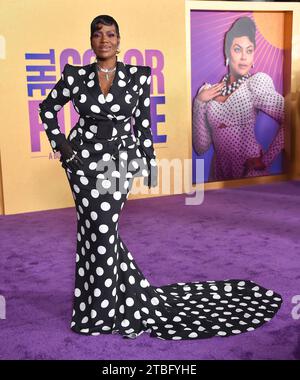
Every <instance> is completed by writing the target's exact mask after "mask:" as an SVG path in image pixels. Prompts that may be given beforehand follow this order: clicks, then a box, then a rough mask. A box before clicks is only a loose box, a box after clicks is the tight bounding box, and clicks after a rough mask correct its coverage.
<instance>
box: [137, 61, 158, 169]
mask: <svg viewBox="0 0 300 380" xmlns="http://www.w3.org/2000/svg"><path fill="white" fill-rule="evenodd" d="M143 68H144V70H142V71H141V75H140V77H139V81H140V84H141V85H142V87H141V89H140V93H139V101H138V108H137V109H136V111H135V113H134V118H133V131H134V134H135V136H136V138H137V144H138V145H139V148H140V149H141V150H142V152H143V153H144V154H145V155H146V158H147V160H152V159H153V160H155V159H156V153H155V150H154V146H153V135H152V131H151V113H150V84H151V67H150V66H144V67H143ZM150 162H151V161H150Z"/></svg>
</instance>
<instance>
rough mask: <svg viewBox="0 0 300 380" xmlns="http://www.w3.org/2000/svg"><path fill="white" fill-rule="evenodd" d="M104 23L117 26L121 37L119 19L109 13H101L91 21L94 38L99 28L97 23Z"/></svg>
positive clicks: (118, 34)
mask: <svg viewBox="0 0 300 380" xmlns="http://www.w3.org/2000/svg"><path fill="white" fill-rule="evenodd" d="M99 23H101V24H103V25H114V26H115V28H116V32H117V36H118V37H120V31H119V25H118V23H117V21H116V20H115V19H114V18H113V17H111V16H108V15H100V16H97V17H95V18H94V20H93V21H92V22H91V36H90V38H92V36H93V34H94V32H95V31H96V30H97V24H99Z"/></svg>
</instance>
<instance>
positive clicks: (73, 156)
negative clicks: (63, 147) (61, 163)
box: [66, 152, 76, 162]
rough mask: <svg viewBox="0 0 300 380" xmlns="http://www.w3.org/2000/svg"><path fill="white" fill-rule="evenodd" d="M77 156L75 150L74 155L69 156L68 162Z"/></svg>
mask: <svg viewBox="0 0 300 380" xmlns="http://www.w3.org/2000/svg"><path fill="white" fill-rule="evenodd" d="M75 156H76V152H74V153H73V155H72V157H70V158H68V159H67V160H66V162H70V161H72V160H74V158H75Z"/></svg>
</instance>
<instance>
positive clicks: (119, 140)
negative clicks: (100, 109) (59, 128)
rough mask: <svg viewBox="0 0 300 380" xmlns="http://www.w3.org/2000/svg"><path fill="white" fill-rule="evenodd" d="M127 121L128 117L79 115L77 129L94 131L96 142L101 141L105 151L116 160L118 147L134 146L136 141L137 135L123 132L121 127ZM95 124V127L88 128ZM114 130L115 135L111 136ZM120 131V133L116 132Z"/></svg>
mask: <svg viewBox="0 0 300 380" xmlns="http://www.w3.org/2000/svg"><path fill="white" fill-rule="evenodd" d="M128 122H129V120H128V119H124V120H122V121H120V120H115V119H113V120H109V119H105V120H98V119H94V118H90V117H84V116H80V118H79V120H78V123H77V125H76V126H77V130H80V129H82V131H83V132H82V134H83V135H84V133H85V132H87V131H90V132H92V133H95V138H96V140H97V142H100V143H101V142H103V143H104V144H105V146H106V149H105V151H107V152H108V153H110V154H111V156H112V159H113V160H116V158H117V157H116V156H118V154H119V151H120V149H122V147H123V148H125V149H127V148H134V147H135V146H136V143H137V141H138V140H137V137H136V136H135V135H134V134H133V133H131V131H129V132H125V131H124V130H121V129H123V128H122V127H123V126H124V125H125V124H127V123H128ZM91 126H95V128H90V127H91ZM114 128H115V131H116V135H115V136H113V131H114ZM118 133H120V134H118Z"/></svg>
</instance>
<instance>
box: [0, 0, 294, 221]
mask: <svg viewBox="0 0 300 380" xmlns="http://www.w3.org/2000/svg"><path fill="white" fill-rule="evenodd" d="M270 7H272V8H270ZM101 14H106V15H110V16H112V17H114V18H115V19H116V21H117V22H118V24H119V27H120V35H121V42H120V53H119V54H118V60H121V61H123V62H124V63H129V64H132V65H135V64H137V65H147V66H151V68H152V80H151V94H150V95H151V128H152V134H153V139H154V147H155V150H156V154H157V159H158V164H159V169H160V172H159V185H158V186H157V187H156V188H152V189H151V190H149V189H148V190H147V187H145V186H144V185H143V181H142V179H139V178H135V180H134V183H133V188H132V193H131V194H130V196H129V198H130V199H135V198H141V197H148V196H164V195H170V194H181V193H186V192H190V191H194V190H196V189H197V188H198V186H202V185H203V183H205V184H208V183H209V182H210V184H213V185H214V186H215V187H216V188H217V187H222V186H224V184H225V183H226V182H227V183H228V182H230V181H232V180H238V181H243V180H244V181H248V182H247V183H249V178H251V181H253V183H256V182H257V181H259V180H261V178H274V180H276V176H278V175H279V176H280V175H281V176H282V175H283V176H286V178H288V177H293V178H296V177H297V176H299V175H300V170H299V165H298V163H297V158H299V156H300V155H299V144H297V141H299V139H297V137H299V131H298V129H297V125H298V120H299V119H298V118H299V109H298V108H299V102H298V99H299V97H298V94H299V87H300V76H299V73H300V62H299V61H300V52H299V47H300V31H299V30H297V29H296V25H297V23H298V25H299V22H300V7H299V5H298V4H296V3H285V4H279V3H273V4H270V3H269V4H264V3H259V2H258V3H252V2H249V3H247V4H246V3H245V2H220V1H216V2H215V1H213V2H212V1H184V0H174V1H170V0H154V1H153V0H151V1H150V0H143V3H142V6H141V2H140V1H137V0H128V1H126V2H124V1H122V0H118V1H114V2H111V1H109V0H103V1H101V2H100V3H99V1H96V0H95V1H94V0H90V1H89V2H88V3H87V2H85V1H83V0H77V1H71V0H65V1H63V2H61V1H56V0H55V1H46V0H45V1H42V2H41V1H38V0H27V1H25V2H24V1H5V2H4V1H2V2H1V16H0V17H1V26H2V28H1V32H0V34H1V35H0V65H1V74H0V75H1V114H0V118H1V129H0V137H1V142H0V149H1V150H0V154H1V156H0V159H1V161H0V163H1V178H0V180H1V187H0V201H1V203H0V206H1V207H0V208H1V213H2V214H16V213H23V212H31V211H40V210H48V209H56V208H62V207H72V206H73V205H74V201H73V198H72V194H71V191H70V188H69V184H68V181H67V178H66V174H65V171H64V169H63V168H62V166H61V163H60V161H59V153H55V154H54V153H53V151H52V148H51V146H50V143H49V141H48V139H47V136H46V133H45V130H44V128H43V125H42V121H41V120H40V118H39V114H38V107H39V106H38V105H39V103H40V102H41V100H43V99H44V98H45V97H46V96H47V94H48V93H49V92H50V90H51V89H52V88H53V87H54V85H55V83H56V82H57V81H58V80H59V78H60V76H61V72H62V70H63V68H64V65H65V64H66V63H70V64H71V65H76V66H82V65H86V64H89V63H92V62H94V60H95V56H94V53H93V51H92V50H91V47H90V23H91V21H92V20H93V19H94V18H95V17H96V16H98V15H101ZM297 20H298V21H297ZM229 70H231V72H233V71H234V72H236V73H237V74H239V75H240V77H241V81H239V82H238V83H235V84H234V86H236V87H234V86H232V88H230V86H227V87H226V86H225V87H224V91H225V92H223V95H226V96H228V95H229V96H228V97H227V98H226V97H225V98H224V96H223V97H222V93H221V92H220V93H219V94H218V97H217V96H216V94H215V96H214V97H213V98H210V97H211V94H212V90H213V88H214V86H215V85H216V84H217V83H220V82H222V80H223V82H222V83H223V84H224V85H225V84H226V83H227V82H226V78H227V77H226V74H227V73H228V72H229ZM233 87H234V88H233ZM233 90H235V91H234V92H233ZM231 91H232V94H231ZM78 118H79V115H78V113H77V112H76V110H75V109H74V108H73V105H72V103H71V102H69V103H67V104H66V105H65V106H64V107H63V108H62V109H61V110H60V111H59V112H58V122H59V126H60V130H61V131H62V132H63V133H65V134H66V135H67V134H68V133H69V132H70V130H71V128H72V127H73V126H74V125H75V124H76V122H77V120H78ZM199 162H200V164H198V163H199ZM172 173H176V175H172ZM169 178H170V181H169ZM284 178H285V177H284ZM165 179H168V181H165ZM164 182H165V183H164ZM167 182H168V183H167ZM138 190H144V191H143V192H142V191H138Z"/></svg>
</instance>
